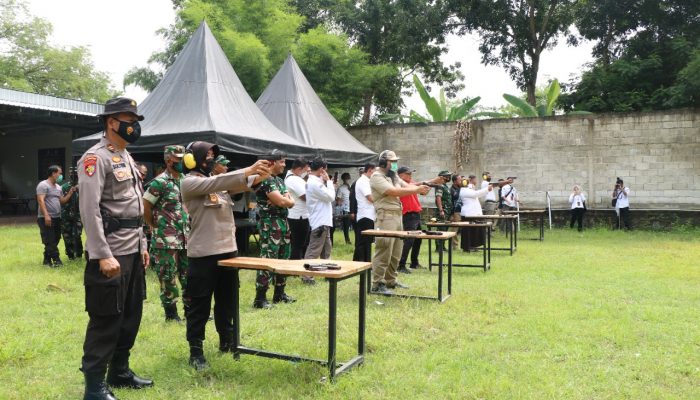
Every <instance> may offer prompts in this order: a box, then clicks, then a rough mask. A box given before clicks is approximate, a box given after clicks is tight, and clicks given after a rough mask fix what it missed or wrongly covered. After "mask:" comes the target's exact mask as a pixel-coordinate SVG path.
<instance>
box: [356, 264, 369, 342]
mask: <svg viewBox="0 0 700 400" xmlns="http://www.w3.org/2000/svg"><path fill="white" fill-rule="evenodd" d="M366 281H367V275H365V274H360V300H359V302H360V309H359V310H358V312H357V315H358V322H357V327H358V328H357V329H358V330H357V354H359V355H363V354H365V312H366V311H367V310H366V309H367V292H365V286H366V285H367V283H366Z"/></svg>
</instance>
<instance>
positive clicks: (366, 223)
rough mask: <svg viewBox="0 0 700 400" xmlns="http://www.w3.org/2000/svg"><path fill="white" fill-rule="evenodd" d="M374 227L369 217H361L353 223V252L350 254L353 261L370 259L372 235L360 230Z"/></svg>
mask: <svg viewBox="0 0 700 400" xmlns="http://www.w3.org/2000/svg"><path fill="white" fill-rule="evenodd" d="M367 229H374V221H372V220H371V219H369V218H362V219H361V220H359V221H357V222H356V223H355V252H354V253H353V254H352V260H353V261H366V262H370V261H372V242H373V238H372V236H364V235H362V231H365V230H367Z"/></svg>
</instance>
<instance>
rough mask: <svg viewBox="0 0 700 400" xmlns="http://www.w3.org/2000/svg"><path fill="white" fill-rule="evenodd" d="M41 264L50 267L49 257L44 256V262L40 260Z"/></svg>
mask: <svg viewBox="0 0 700 400" xmlns="http://www.w3.org/2000/svg"><path fill="white" fill-rule="evenodd" d="M42 264H43V265H45V266H47V267H50V266H51V259H50V258H49V257H47V256H44V262H42Z"/></svg>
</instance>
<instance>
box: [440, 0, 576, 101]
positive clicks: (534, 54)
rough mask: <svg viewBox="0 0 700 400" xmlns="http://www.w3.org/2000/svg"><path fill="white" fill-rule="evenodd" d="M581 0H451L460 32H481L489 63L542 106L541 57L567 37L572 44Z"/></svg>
mask: <svg viewBox="0 0 700 400" xmlns="http://www.w3.org/2000/svg"><path fill="white" fill-rule="evenodd" d="M576 3H577V1H576V0H527V1H525V0H467V1H465V0H451V1H450V8H451V9H452V11H453V13H454V16H455V21H456V22H455V27H456V28H457V32H458V33H466V32H476V33H478V34H479V36H480V37H481V44H480V45H479V51H480V52H481V54H482V62H483V63H484V64H486V65H489V64H492V65H501V66H503V67H504V68H505V69H506V71H508V74H509V75H510V76H511V78H512V79H513V81H515V83H516V84H517V85H518V87H519V88H520V89H521V90H523V91H525V92H526V93H527V102H528V103H529V104H530V105H531V106H535V105H536V97H535V91H536V89H537V73H538V71H539V68H540V57H541V55H542V52H543V51H544V50H546V49H550V48H552V47H554V46H555V45H556V44H557V42H558V41H559V40H560V39H561V38H562V37H567V38H568V41H569V43H570V44H575V43H576V39H575V37H574V36H573V35H570V28H571V24H572V23H573V21H574V12H575V5H576Z"/></svg>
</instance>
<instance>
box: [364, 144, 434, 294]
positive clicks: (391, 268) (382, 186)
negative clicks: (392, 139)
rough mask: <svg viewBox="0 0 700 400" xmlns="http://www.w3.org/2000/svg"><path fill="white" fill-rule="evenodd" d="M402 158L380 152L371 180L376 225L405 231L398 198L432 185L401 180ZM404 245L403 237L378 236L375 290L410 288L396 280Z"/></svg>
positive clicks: (375, 256) (373, 267)
mask: <svg viewBox="0 0 700 400" xmlns="http://www.w3.org/2000/svg"><path fill="white" fill-rule="evenodd" d="M398 161H399V158H398V157H397V156H396V153H394V152H393V151H391V150H384V151H383V152H381V154H379V163H378V168H377V169H376V170H375V171H374V173H373V174H372V177H371V178H370V180H369V184H370V187H371V188H372V198H373V199H374V207H375V209H376V210H377V223H376V228H377V229H381V230H390V231H401V230H403V224H402V216H401V201H400V200H399V197H402V196H408V195H412V194H422V195H425V194H427V193H428V192H429V191H430V186H426V185H412V184H409V183H406V182H404V181H403V180H402V179H398V176H397V175H396V172H397V171H398V169H399V163H398ZM402 249H403V244H402V241H401V239H397V238H388V237H378V238H377V241H376V245H375V251H374V257H373V258H372V292H373V293H378V294H391V293H392V291H391V290H390V289H394V288H401V289H408V286H406V285H403V284H401V283H400V282H398V281H397V280H396V275H397V269H398V266H399V258H400V257H401V250H402Z"/></svg>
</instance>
